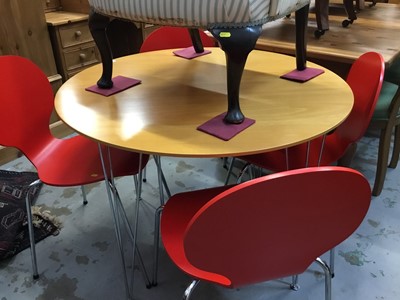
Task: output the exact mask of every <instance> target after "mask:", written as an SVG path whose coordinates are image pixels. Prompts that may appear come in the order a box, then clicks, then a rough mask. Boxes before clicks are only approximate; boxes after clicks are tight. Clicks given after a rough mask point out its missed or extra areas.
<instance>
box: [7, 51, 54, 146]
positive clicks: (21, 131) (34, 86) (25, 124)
mask: <svg viewBox="0 0 400 300" xmlns="http://www.w3.org/2000/svg"><path fill="white" fill-rule="evenodd" d="M0 89H1V92H0V105H1V110H0V144H1V145H3V146H8V147H16V148H18V149H20V150H21V151H22V152H24V153H25V154H26V152H31V151H35V149H36V148H37V145H39V146H40V147H41V145H43V143H44V142H45V141H46V140H49V139H52V138H53V137H52V135H51V132H50V129H49V122H50V116H51V113H52V111H53V107H54V103H53V99H54V96H53V91H52V88H51V85H50V83H49V81H48V79H47V77H46V75H45V74H44V73H43V72H42V71H41V70H40V69H39V67H37V66H36V65H35V64H34V63H32V62H31V61H29V60H28V59H26V58H23V57H20V56H0ZM38 151H39V150H38Z"/></svg>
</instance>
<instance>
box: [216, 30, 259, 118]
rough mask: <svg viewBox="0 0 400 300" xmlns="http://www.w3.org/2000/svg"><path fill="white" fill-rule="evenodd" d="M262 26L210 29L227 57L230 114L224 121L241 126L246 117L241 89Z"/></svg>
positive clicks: (228, 113)
mask: <svg viewBox="0 0 400 300" xmlns="http://www.w3.org/2000/svg"><path fill="white" fill-rule="evenodd" d="M261 30H262V26H261V25H260V26H249V27H245V28H229V29H221V28H219V29H209V31H210V32H211V33H212V35H213V36H214V37H215V38H216V39H217V40H218V42H219V44H220V46H221V49H222V50H223V51H224V52H225V56H226V70H227V88H228V112H227V114H226V116H225V118H224V121H225V122H227V123H232V124H240V123H242V122H243V121H244V115H243V113H242V112H241V110H240V105H239V89H240V82H241V79H242V74H243V70H244V66H245V64H246V60H247V56H248V55H249V53H250V52H251V51H252V50H253V49H254V47H255V45H256V42H257V39H258V37H259V36H260V34H261Z"/></svg>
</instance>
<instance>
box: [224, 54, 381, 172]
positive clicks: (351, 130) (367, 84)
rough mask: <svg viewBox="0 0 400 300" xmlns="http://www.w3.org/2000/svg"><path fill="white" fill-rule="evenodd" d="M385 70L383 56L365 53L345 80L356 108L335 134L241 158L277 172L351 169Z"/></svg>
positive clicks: (354, 64)
mask: <svg viewBox="0 0 400 300" xmlns="http://www.w3.org/2000/svg"><path fill="white" fill-rule="evenodd" d="M384 71H385V65H384V60H383V57H382V55H380V54H378V53H376V52H368V53H365V54H363V55H361V56H360V57H359V58H358V59H357V60H356V61H355V62H354V63H353V65H352V67H351V69H350V71H349V74H348V76H347V80H346V81H347V83H348V84H349V86H350V87H351V89H352V91H353V94H354V106H353V109H352V110H351V112H350V115H349V116H348V117H347V119H346V120H345V121H344V122H343V123H342V124H340V125H339V126H338V127H337V128H336V129H335V130H334V131H333V132H331V133H329V134H327V135H326V136H322V137H319V138H316V139H314V140H312V141H311V142H309V143H304V144H300V145H297V146H293V147H290V148H287V149H282V150H278V151H272V152H267V153H261V154H255V155H247V156H241V157H239V158H240V159H242V160H244V161H246V162H248V163H250V164H253V165H256V166H258V167H261V168H263V169H267V170H271V171H274V172H279V171H284V170H288V169H297V168H304V167H312V166H320V165H331V164H333V163H335V162H338V164H339V165H342V166H349V165H350V163H351V160H352V158H353V156H354V153H355V151H356V148H357V142H358V140H359V139H361V138H362V137H363V135H364V134H365V131H366V130H367V128H368V125H369V123H370V121H371V117H372V114H373V113H374V109H375V106H376V103H377V99H378V97H379V93H380V91H381V87H382V82H383V74H384ZM321 101H323V99H321ZM231 167H232V166H230V168H231ZM228 179H229V178H228Z"/></svg>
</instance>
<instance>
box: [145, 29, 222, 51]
mask: <svg viewBox="0 0 400 300" xmlns="http://www.w3.org/2000/svg"><path fill="white" fill-rule="evenodd" d="M199 33H200V38H201V42H202V44H203V46H204V47H215V46H216V45H217V43H216V41H215V40H214V39H213V38H212V37H210V36H208V35H207V34H206V33H205V32H204V31H202V30H199ZM190 46H192V40H191V38H190V34H189V31H188V29H187V28H184V27H169V26H162V27H160V28H157V29H156V30H154V31H153V32H151V33H150V34H149V36H148V37H147V38H146V39H145V40H144V41H143V44H142V46H141V47H140V52H148V51H156V50H164V49H173V48H184V47H190Z"/></svg>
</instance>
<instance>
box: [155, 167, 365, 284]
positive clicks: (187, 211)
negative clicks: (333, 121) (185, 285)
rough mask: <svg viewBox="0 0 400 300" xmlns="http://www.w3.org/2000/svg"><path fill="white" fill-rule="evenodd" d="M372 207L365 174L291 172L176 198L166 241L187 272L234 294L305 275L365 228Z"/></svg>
mask: <svg viewBox="0 0 400 300" xmlns="http://www.w3.org/2000/svg"><path fill="white" fill-rule="evenodd" d="M370 200H371V189H370V186H369V183H368V181H367V180H366V179H365V178H364V176H363V175H361V174H360V173H359V172H358V171H355V170H352V169H348V168H344V167H314V168H304V169H297V170H291V171H285V172H281V173H275V174H272V175H268V176H264V177H260V178H257V179H254V180H250V181H247V182H245V183H241V184H239V185H236V186H224V187H217V188H211V189H205V190H198V191H191V192H185V193H181V194H177V195H174V196H172V198H170V199H169V201H168V202H167V204H166V206H165V208H164V211H163V214H162V218H161V236H162V240H163V243H164V246H165V249H166V251H167V253H168V255H169V256H170V257H171V259H172V261H173V262H174V263H175V264H176V265H177V266H178V267H179V268H180V269H181V270H183V271H184V272H186V273H188V274H189V275H190V276H192V277H194V278H197V279H200V280H206V281H209V282H213V283H217V284H220V285H222V286H226V287H231V288H233V287H238V286H243V285H248V284H252V283H258V282H263V281H267V280H271V279H277V278H281V277H285V276H289V275H294V274H301V273H303V272H304V271H305V270H306V269H307V268H308V267H309V265H310V264H311V263H312V262H313V261H314V260H315V259H316V258H317V257H318V256H320V255H322V254H323V253H325V252H327V251H328V250H330V249H332V248H333V247H335V246H337V245H338V244H339V243H341V242H342V241H343V240H345V239H346V238H347V237H348V236H350V235H351V234H352V233H353V232H354V231H355V230H356V229H357V228H358V226H359V225H360V223H361V222H362V221H363V219H364V217H365V215H366V213H367V211H368V208H369V205H370Z"/></svg>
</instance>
